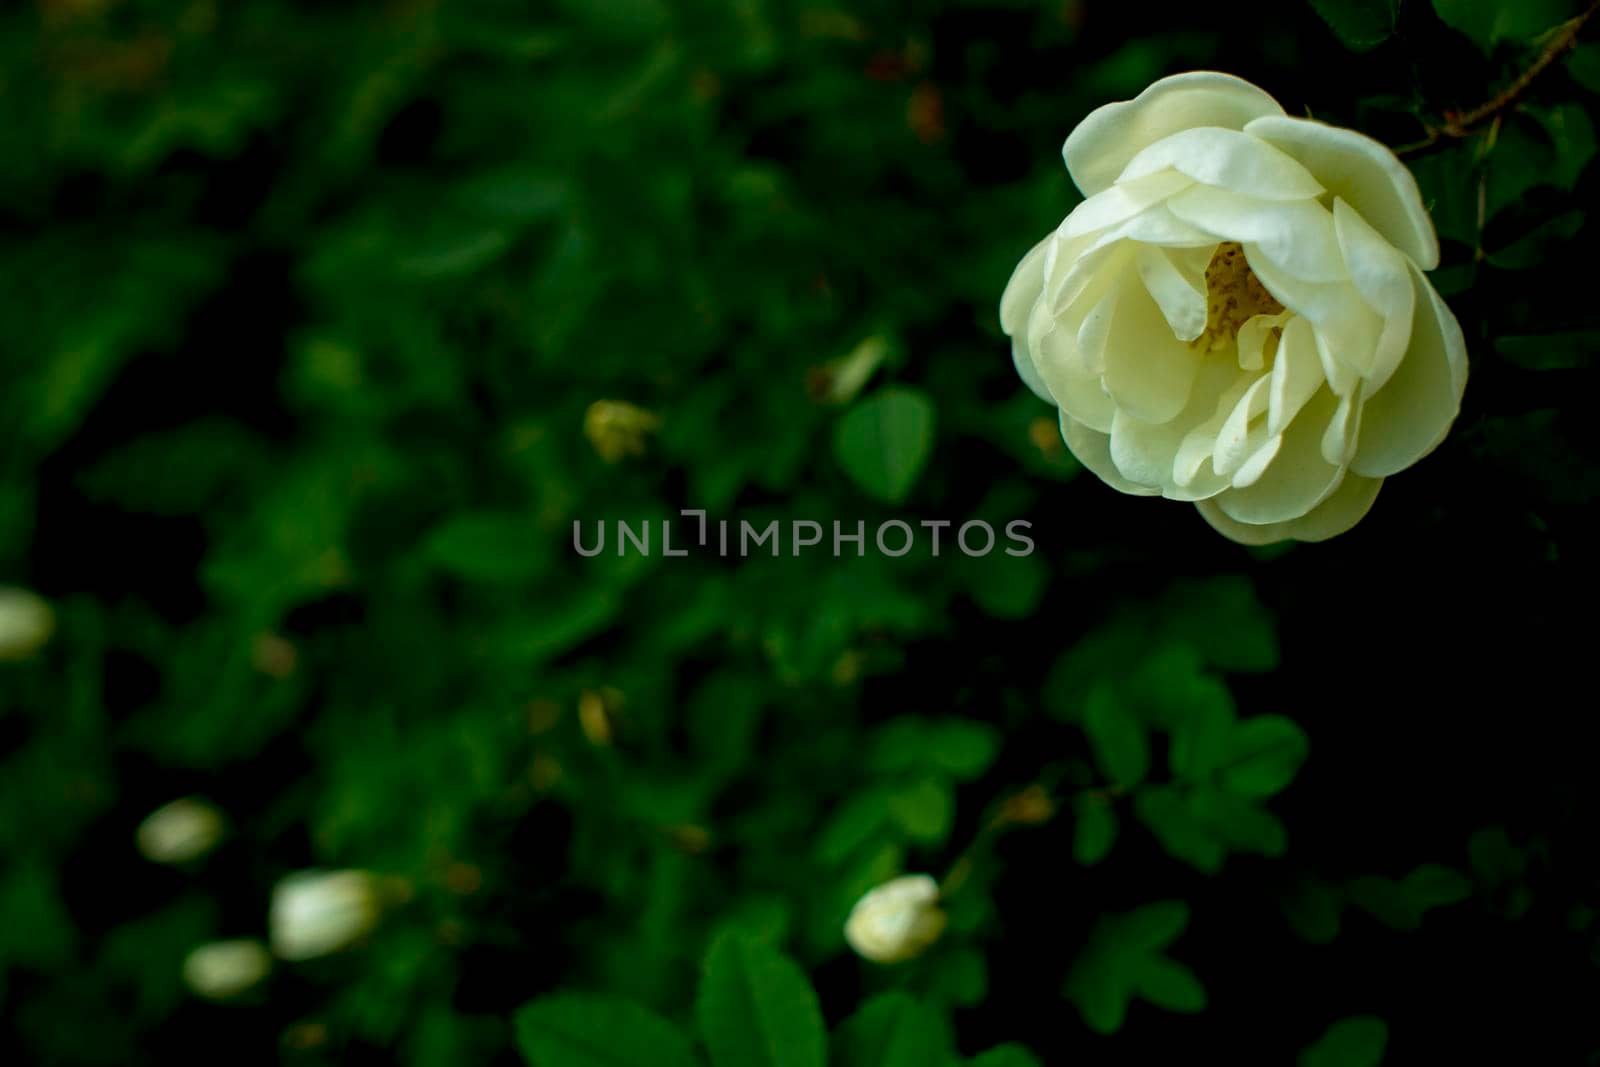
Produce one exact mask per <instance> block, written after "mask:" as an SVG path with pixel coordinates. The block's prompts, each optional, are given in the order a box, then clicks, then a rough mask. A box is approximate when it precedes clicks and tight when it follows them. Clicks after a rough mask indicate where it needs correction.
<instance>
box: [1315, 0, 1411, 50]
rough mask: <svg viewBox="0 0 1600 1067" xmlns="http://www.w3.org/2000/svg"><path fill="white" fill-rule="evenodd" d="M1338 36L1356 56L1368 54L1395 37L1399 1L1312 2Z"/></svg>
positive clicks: (1339, 0) (1352, 0) (1349, 0)
mask: <svg viewBox="0 0 1600 1067" xmlns="http://www.w3.org/2000/svg"><path fill="white" fill-rule="evenodd" d="M1311 6H1312V7H1314V8H1316V9H1317V14H1319V15H1321V16H1322V20H1323V21H1324V22H1326V23H1327V24H1328V26H1329V28H1330V29H1332V30H1333V32H1334V34H1335V35H1336V36H1337V37H1338V38H1339V40H1340V41H1342V42H1344V46H1345V47H1346V48H1348V49H1350V50H1351V51H1354V52H1368V51H1371V50H1372V49H1374V48H1376V47H1377V46H1378V45H1380V44H1382V43H1383V42H1384V41H1386V40H1388V39H1389V37H1390V36H1391V35H1392V34H1393V33H1394V17H1395V11H1396V9H1397V8H1398V7H1399V3H1398V0H1311Z"/></svg>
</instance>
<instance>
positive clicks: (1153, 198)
mask: <svg viewBox="0 0 1600 1067" xmlns="http://www.w3.org/2000/svg"><path fill="white" fill-rule="evenodd" d="M1193 184H1194V179H1193V178H1190V177H1188V176H1187V175H1184V174H1179V173H1178V172H1177V171H1175V170H1162V171H1157V172H1156V173H1154V174H1147V175H1145V176H1144V177H1143V178H1135V179H1133V180H1132V181H1126V182H1118V183H1117V184H1115V185H1113V186H1111V187H1110V188H1109V189H1102V190H1100V191H1099V192H1098V193H1095V194H1094V195H1093V196H1091V197H1089V199H1087V200H1085V201H1084V202H1083V203H1081V204H1079V205H1078V206H1077V207H1075V208H1073V209H1072V213H1071V214H1070V215H1068V216H1067V217H1066V220H1065V221H1064V222H1063V223H1062V224H1061V229H1060V233H1061V235H1062V236H1063V237H1080V236H1082V235H1084V234H1088V233H1093V232H1095V231H1096V230H1103V229H1105V228H1106V227H1108V226H1115V225H1117V224H1119V223H1123V222H1127V221H1128V220H1129V219H1131V218H1133V217H1134V216H1135V215H1137V214H1139V213H1140V212H1141V211H1145V210H1147V209H1149V208H1151V207H1154V206H1155V205H1157V204H1159V203H1161V202H1162V201H1163V200H1165V199H1167V198H1168V197H1169V196H1171V195H1172V194H1173V193H1180V192H1182V191H1183V190H1185V189H1187V188H1189V186H1191V185H1193Z"/></svg>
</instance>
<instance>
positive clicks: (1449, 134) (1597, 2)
mask: <svg viewBox="0 0 1600 1067" xmlns="http://www.w3.org/2000/svg"><path fill="white" fill-rule="evenodd" d="M1596 11H1600V0H1590V3H1589V6H1588V7H1587V8H1585V9H1584V10H1583V11H1582V12H1581V13H1580V14H1577V15H1574V16H1573V17H1572V18H1570V19H1568V20H1567V21H1566V22H1564V23H1562V24H1561V27H1560V28H1559V29H1557V30H1556V32H1555V35H1554V36H1552V37H1551V38H1550V40H1549V42H1548V43H1547V44H1546V45H1545V46H1544V48H1543V49H1542V50H1540V52H1539V55H1538V57H1537V58H1536V59H1534V61H1533V63H1532V64H1530V65H1529V67H1528V69H1527V70H1524V71H1523V72H1522V73H1521V74H1518V75H1517V76H1516V77H1515V78H1513V79H1512V81H1511V84H1510V85H1507V86H1506V87H1505V88H1504V89H1502V90H1501V91H1500V92H1499V93H1497V94H1496V95H1495V96H1494V97H1493V98H1491V99H1489V100H1486V101H1484V102H1483V103H1482V104H1479V105H1478V106H1477V107H1475V108H1473V109H1472V110H1471V111H1466V112H1451V111H1447V112H1445V115H1444V125H1442V126H1428V127H1426V129H1427V133H1428V135H1427V136H1426V137H1424V138H1423V139H1422V140H1420V141H1413V142H1412V143H1411V144H1406V145H1401V146H1400V147H1399V148H1396V149H1395V150H1394V154H1395V155H1397V156H1401V157H1404V156H1408V155H1413V156H1414V155H1419V154H1421V153H1423V152H1426V151H1427V150H1428V149H1430V148H1434V147H1436V146H1438V145H1439V144H1440V143H1441V142H1444V141H1446V140H1460V139H1462V138H1464V137H1470V136H1472V135H1473V134H1474V133H1476V132H1477V131H1476V130H1475V127H1477V126H1479V125H1481V124H1482V123H1483V122H1485V121H1486V120H1488V119H1495V118H1499V117H1500V115H1501V113H1502V112H1504V111H1505V110H1506V109H1508V108H1510V107H1511V106H1512V105H1513V104H1515V103H1516V102H1517V101H1518V100H1520V99H1522V96H1523V94H1525V93H1526V92H1527V91H1528V88H1529V86H1531V85H1532V84H1533V83H1534V81H1535V79H1537V78H1538V77H1539V75H1541V74H1543V73H1544V72H1545V71H1546V70H1548V69H1550V66H1551V65H1552V64H1553V63H1555V61H1556V60H1558V59H1560V58H1561V57H1562V56H1563V55H1564V54H1565V53H1566V52H1567V50H1568V49H1570V48H1571V47H1572V46H1573V45H1575V44H1577V43H1578V34H1579V32H1580V31H1581V30H1582V29H1583V27H1584V24H1585V23H1587V22H1588V21H1589V19H1590V18H1592V17H1593V16H1594V13H1595V12H1596Z"/></svg>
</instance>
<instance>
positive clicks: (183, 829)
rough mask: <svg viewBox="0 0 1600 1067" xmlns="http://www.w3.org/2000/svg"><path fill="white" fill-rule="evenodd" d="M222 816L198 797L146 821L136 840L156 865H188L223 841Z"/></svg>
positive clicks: (177, 802) (161, 810) (160, 810)
mask: <svg viewBox="0 0 1600 1067" xmlns="http://www.w3.org/2000/svg"><path fill="white" fill-rule="evenodd" d="M223 823H224V820H223V818H222V812H220V811H218V810H217V809H216V807H215V806H214V805H212V804H210V803H207V802H206V801H204V800H200V799H199V798H197V797H183V798H181V799H179V800H174V801H173V802H172V803H170V804H165V805H163V806H161V807H159V808H157V809H156V810H155V811H153V812H151V813H150V814H149V815H148V816H146V817H145V820H144V822H142V823H140V824H139V829H138V830H137V831H136V833H135V836H136V838H137V840H138V842H139V851H140V852H141V853H143V854H144V858H145V859H147V860H150V861H152V862H154V863H188V862H189V861H190V860H194V859H199V858H200V857H201V856H204V855H205V854H206V853H207V852H210V851H211V850H212V849H213V848H214V847H216V844H217V842H218V841H219V840H221V839H222V831H223Z"/></svg>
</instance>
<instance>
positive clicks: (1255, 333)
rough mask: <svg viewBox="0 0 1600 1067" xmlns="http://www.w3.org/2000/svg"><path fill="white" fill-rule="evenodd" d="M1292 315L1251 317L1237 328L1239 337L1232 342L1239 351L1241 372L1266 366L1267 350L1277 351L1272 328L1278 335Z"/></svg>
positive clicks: (1282, 313) (1279, 314)
mask: <svg viewBox="0 0 1600 1067" xmlns="http://www.w3.org/2000/svg"><path fill="white" fill-rule="evenodd" d="M1292 318H1294V313H1293V312H1289V311H1280V312H1279V313H1278V314H1276V315H1251V316H1250V317H1249V318H1248V319H1245V320H1244V325H1242V326H1240V327H1239V335H1238V337H1236V338H1234V341H1235V343H1236V345H1237V346H1238V349H1239V367H1240V369H1241V370H1260V369H1261V368H1262V367H1265V366H1266V365H1267V355H1268V352H1269V349H1270V350H1271V351H1273V352H1275V351H1277V346H1278V343H1279V342H1278V340H1277V338H1276V337H1275V336H1274V334H1273V332H1272V331H1273V330H1274V328H1276V329H1277V330H1278V332H1279V333H1281V332H1282V331H1283V327H1284V325H1285V324H1286V323H1288V321H1289V320H1290V319H1292Z"/></svg>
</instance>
